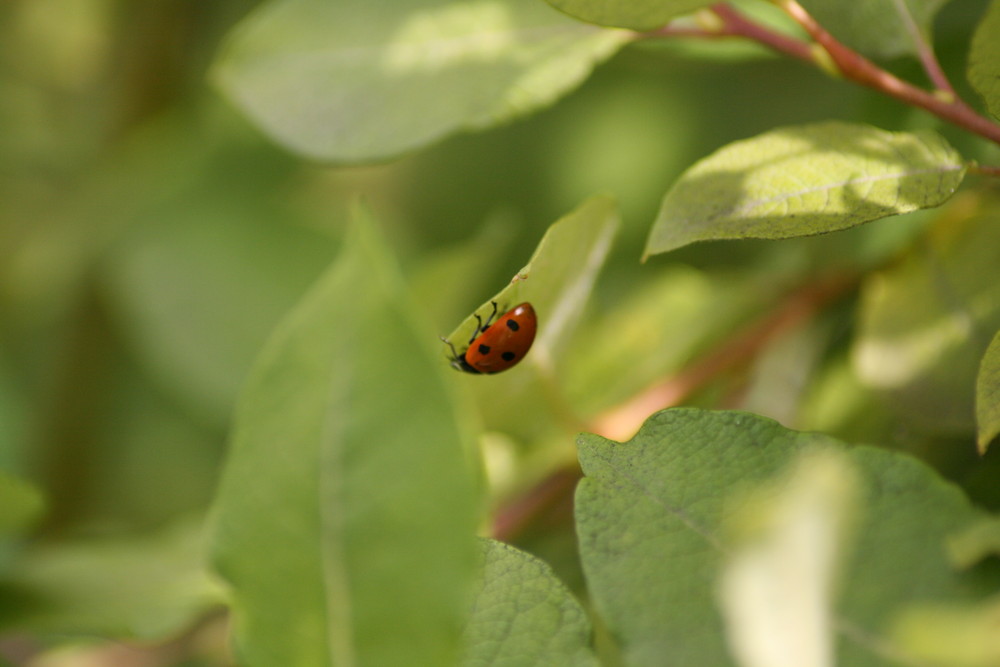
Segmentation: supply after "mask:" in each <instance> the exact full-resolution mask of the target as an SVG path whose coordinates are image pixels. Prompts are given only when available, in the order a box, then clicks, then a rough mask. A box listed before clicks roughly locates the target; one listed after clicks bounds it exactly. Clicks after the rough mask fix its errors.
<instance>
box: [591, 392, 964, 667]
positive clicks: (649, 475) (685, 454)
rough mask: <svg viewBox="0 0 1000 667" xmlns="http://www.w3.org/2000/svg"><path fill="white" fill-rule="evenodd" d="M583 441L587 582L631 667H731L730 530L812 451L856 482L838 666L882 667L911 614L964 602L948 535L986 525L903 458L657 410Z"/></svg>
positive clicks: (948, 488) (715, 415)
mask: <svg viewBox="0 0 1000 667" xmlns="http://www.w3.org/2000/svg"><path fill="white" fill-rule="evenodd" d="M578 444H579V449H580V462H581V464H582V466H583V471H584V474H585V475H586V477H585V478H584V479H583V480H582V481H581V482H580V485H579V486H578V488H577V495H576V517H577V528H578V533H579V535H580V545H581V546H580V550H581V557H582V560H583V566H584V572H585V574H586V577H587V581H588V588H589V590H590V592H591V595H592V599H593V601H594V605H595V607H596V609H597V611H598V612H599V613H600V614H601V616H602V618H603V619H604V620H605V622H606V624H607V626H608V628H609V630H610V631H611V632H612V634H613V635H614V636H615V637H616V639H617V640H618V641H619V642H620V644H621V649H622V652H623V655H624V657H625V662H626V663H627V664H629V665H659V666H662V665H726V664H731V661H730V659H729V657H728V656H727V651H726V647H725V640H724V632H723V621H722V617H721V614H720V612H719V610H718V609H717V603H716V599H717V598H716V591H717V590H718V586H719V583H720V577H721V573H722V571H723V567H724V564H725V559H726V557H727V554H731V553H733V549H734V541H733V539H732V538H731V537H729V536H727V534H726V532H725V531H724V530H723V529H722V526H723V522H724V521H726V519H727V517H731V516H732V515H733V512H734V511H736V510H737V509H738V508H739V507H743V506H745V505H744V502H745V499H746V497H747V495H748V494H749V493H752V492H753V491H754V490H755V489H760V488H761V485H762V484H764V485H767V484H773V483H774V480H775V479H776V478H779V479H780V478H781V477H780V476H781V475H784V474H785V472H784V471H785V470H786V469H787V467H788V465H789V464H790V463H791V462H792V461H795V460H797V459H798V457H799V456H801V454H802V453H803V452H810V453H811V452H815V451H817V450H825V449H829V450H833V451H834V452H835V453H837V452H843V454H842V456H844V457H846V459H845V460H846V461H847V462H848V465H849V466H850V467H851V468H852V469H854V470H855V471H856V473H857V475H856V476H857V478H858V483H857V489H858V490H857V502H856V507H858V516H857V518H856V520H855V526H856V527H855V529H854V535H855V538H854V540H853V547H852V548H851V549H849V550H848V553H849V557H848V558H847V559H846V560H845V563H844V566H843V574H842V576H841V579H840V594H839V596H838V600H837V603H836V609H835V621H834V626H835V627H836V628H837V629H838V633H839V636H838V639H837V646H836V653H837V657H838V658H839V659H838V662H837V664H844V665H852V666H855V667H856V666H865V665H885V664H886V658H885V655H883V654H882V651H883V649H884V648H887V649H888V650H890V651H891V648H892V647H891V646H890V645H889V644H888V640H887V638H886V637H885V636H884V634H883V631H884V628H885V626H886V623H887V622H888V621H889V619H891V618H892V616H893V615H894V613H895V612H896V610H897V609H898V608H900V607H901V606H903V605H907V604H909V603H912V602H916V601H931V600H933V601H945V600H962V599H968V598H967V596H968V594H969V592H968V588H967V587H966V584H967V583H968V582H966V581H964V580H963V579H962V576H961V575H959V574H956V573H955V571H954V570H953V568H952V566H951V563H950V561H949V557H948V553H947V550H946V547H945V538H946V536H947V535H949V534H951V533H953V532H955V531H960V530H961V529H962V528H963V527H965V526H968V525H971V524H972V523H974V522H975V521H977V520H981V519H982V517H983V515H982V513H980V512H978V511H977V510H975V509H974V508H973V507H972V506H971V505H970V503H969V501H968V500H967V499H966V498H965V497H964V496H963V495H962V494H961V492H960V491H958V489H957V488H955V487H954V486H952V485H950V484H948V483H946V482H944V481H942V480H941V479H940V478H938V477H937V476H936V475H935V473H933V472H932V471H931V470H930V469H928V468H927V467H925V466H924V465H923V464H921V463H919V462H917V461H915V460H913V459H911V458H908V457H906V456H902V455H899V454H896V453H893V452H888V451H884V450H879V449H872V448H864V447H858V448H854V449H847V448H845V447H844V446H843V445H841V444H840V443H838V442H836V441H835V440H833V439H831V438H827V437H824V436H822V435H818V434H813V433H797V432H795V431H791V430H788V429H785V428H783V427H782V426H780V425H779V424H777V423H776V422H773V421H770V420H768V419H764V418H762V417H757V416H754V415H750V414H747V413H734V412H708V411H702V410H695V409H674V410H666V411H663V412H659V413H657V414H655V415H653V416H652V417H650V418H649V419H648V420H647V421H646V423H645V425H644V426H643V428H642V429H641V430H640V432H639V433H638V434H637V435H636V436H635V437H634V438H633V439H632V440H630V441H628V442H626V443H616V442H613V441H609V440H606V439H604V438H600V437H598V436H593V435H584V436H581V438H580V440H579V443H578ZM901 564H905V565H901Z"/></svg>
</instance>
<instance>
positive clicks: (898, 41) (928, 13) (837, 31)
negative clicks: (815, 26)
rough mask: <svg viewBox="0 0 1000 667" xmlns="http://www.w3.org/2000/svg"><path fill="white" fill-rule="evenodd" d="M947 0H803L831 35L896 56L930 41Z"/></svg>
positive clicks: (879, 53) (912, 52) (859, 47)
mask: <svg viewBox="0 0 1000 667" xmlns="http://www.w3.org/2000/svg"><path fill="white" fill-rule="evenodd" d="M946 2H948V0H865V2H858V3H846V2H841V1H840V0H802V6H803V7H805V8H806V9H807V10H808V11H809V13H811V14H812V15H813V17H814V18H815V19H816V20H817V21H819V23H820V24H821V25H822V26H823V27H824V28H826V29H827V30H829V31H830V32H831V33H832V34H833V36H834V37H836V38H837V39H838V40H840V41H842V42H844V43H845V44H847V45H848V46H850V47H851V48H853V49H856V50H858V51H861V52H862V53H865V54H867V55H870V56H875V57H884V58H895V57H898V56H902V55H917V52H918V51H917V47H918V44H919V42H920V41H923V42H928V43H929V42H930V36H931V26H932V25H933V23H934V17H935V16H936V15H937V13H938V11H939V10H940V9H941V7H943V6H944V4H945V3H946Z"/></svg>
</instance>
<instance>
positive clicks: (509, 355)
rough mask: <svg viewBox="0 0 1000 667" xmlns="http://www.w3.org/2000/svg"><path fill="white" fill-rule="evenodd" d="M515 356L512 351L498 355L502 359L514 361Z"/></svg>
mask: <svg viewBox="0 0 1000 667" xmlns="http://www.w3.org/2000/svg"><path fill="white" fill-rule="evenodd" d="M516 356H517V355H516V354H514V353H513V352H504V353H503V354H501V355H500V357H501V358H503V360H504V361H514V357H516Z"/></svg>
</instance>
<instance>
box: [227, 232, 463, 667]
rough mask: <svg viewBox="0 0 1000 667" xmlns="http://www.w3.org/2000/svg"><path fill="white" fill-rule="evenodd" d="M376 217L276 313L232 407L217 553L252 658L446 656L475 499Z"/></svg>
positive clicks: (384, 660) (449, 404)
mask: <svg viewBox="0 0 1000 667" xmlns="http://www.w3.org/2000/svg"><path fill="white" fill-rule="evenodd" d="M370 227H371V225H370V224H369V223H364V224H358V225H357V226H356V228H355V229H354V232H353V234H352V235H351V236H350V237H349V238H348V240H347V241H346V243H345V247H344V250H343V253H342V255H341V256H340V258H339V260H338V261H337V262H336V263H335V264H334V266H333V267H332V268H331V269H330V270H329V272H327V273H326V274H325V275H324V276H323V277H322V278H321V279H320V280H319V282H318V283H317V284H316V285H315V287H314V288H313V289H312V291H311V292H310V293H309V294H308V295H307V296H306V297H305V298H304V299H303V301H302V302H301V303H300V304H299V305H298V306H297V307H296V309H295V310H294V311H293V312H292V313H291V314H290V315H289V317H288V318H287V319H286V320H285V321H284V323H283V324H282V325H281V326H280V327H279V328H278V330H277V331H276V332H275V334H274V336H273V337H272V339H271V340H270V342H269V344H268V345H267V346H266V348H265V350H264V351H263V352H262V354H261V356H260V358H259V359H258V362H257V364H256V366H255V370H254V371H253V372H252V375H251V378H250V380H249V382H248V386H247V388H246V390H245V393H244V395H243V397H242V399H241V401H240V405H239V408H238V411H237V414H236V424H235V435H234V438H233V451H232V453H231V457H230V460H229V462H228V465H227V468H226V471H225V475H224V479H223V482H222V485H221V489H220V492H219V496H218V499H217V506H216V512H217V519H218V520H217V523H216V527H215V534H214V553H215V563H216V565H217V568H218V570H219V571H220V573H221V574H222V575H223V577H224V578H225V579H226V580H227V581H228V582H229V584H230V586H231V588H232V599H233V603H234V613H235V620H236V642H237V646H238V648H239V653H240V656H241V664H246V665H277V664H294V665H297V666H301V667H309V666H311V665H343V664H371V665H415V664H420V665H446V664H453V663H454V661H455V659H456V656H457V652H458V645H459V636H460V629H461V625H462V623H463V620H464V618H465V616H466V614H467V609H468V603H469V597H468V595H469V594H470V593H471V590H472V583H473V581H474V579H475V570H476V558H475V554H476V545H475V540H474V538H473V534H474V530H475V526H476V523H477V520H478V518H479V516H478V515H479V512H478V509H479V506H480V503H479V501H478V500H477V495H476V493H475V484H474V479H475V475H476V467H475V466H474V465H472V464H471V463H470V460H469V457H470V456H471V454H470V453H469V450H468V449H464V447H466V446H467V444H468V442H469V438H468V437H467V429H464V428H461V427H460V424H461V423H462V422H461V421H460V420H459V419H458V417H457V416H456V414H455V412H454V405H455V397H454V396H453V395H452V394H451V393H450V391H449V387H448V385H447V383H446V382H445V379H444V369H443V368H442V366H441V364H440V361H439V359H438V357H437V354H436V350H434V349H433V348H431V347H430V345H431V341H432V340H433V338H432V336H430V335H429V334H428V332H426V331H424V330H423V329H421V328H420V327H419V326H417V325H416V324H415V323H414V319H413V317H412V312H411V307H410V303H409V301H408V299H407V295H406V293H405V290H404V286H403V282H402V279H401V278H400V277H399V276H398V275H397V274H396V273H395V271H394V269H393V267H392V265H391V262H390V260H389V258H388V256H387V251H386V249H385V248H384V247H383V245H382V243H381V242H380V240H379V239H378V238H377V237H376V235H375V234H374V232H373V230H372V229H371V228H370Z"/></svg>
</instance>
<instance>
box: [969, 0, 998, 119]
mask: <svg viewBox="0 0 1000 667" xmlns="http://www.w3.org/2000/svg"><path fill="white" fill-rule="evenodd" d="M997 35H1000V1H998V0H993V2H991V3H990V6H989V9H987V10H986V15H985V16H983V19H982V20H981V21H980V22H979V26H978V27H977V28H976V34H975V35H973V37H972V45H971V46H970V48H969V83H971V84H972V87H973V88H975V89H976V91H977V92H978V93H979V94H980V95H982V96H983V100H985V101H986V108H987V109H989V111H990V113H991V114H993V116H994V117H995V118H1000V40H998V39H997Z"/></svg>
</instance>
